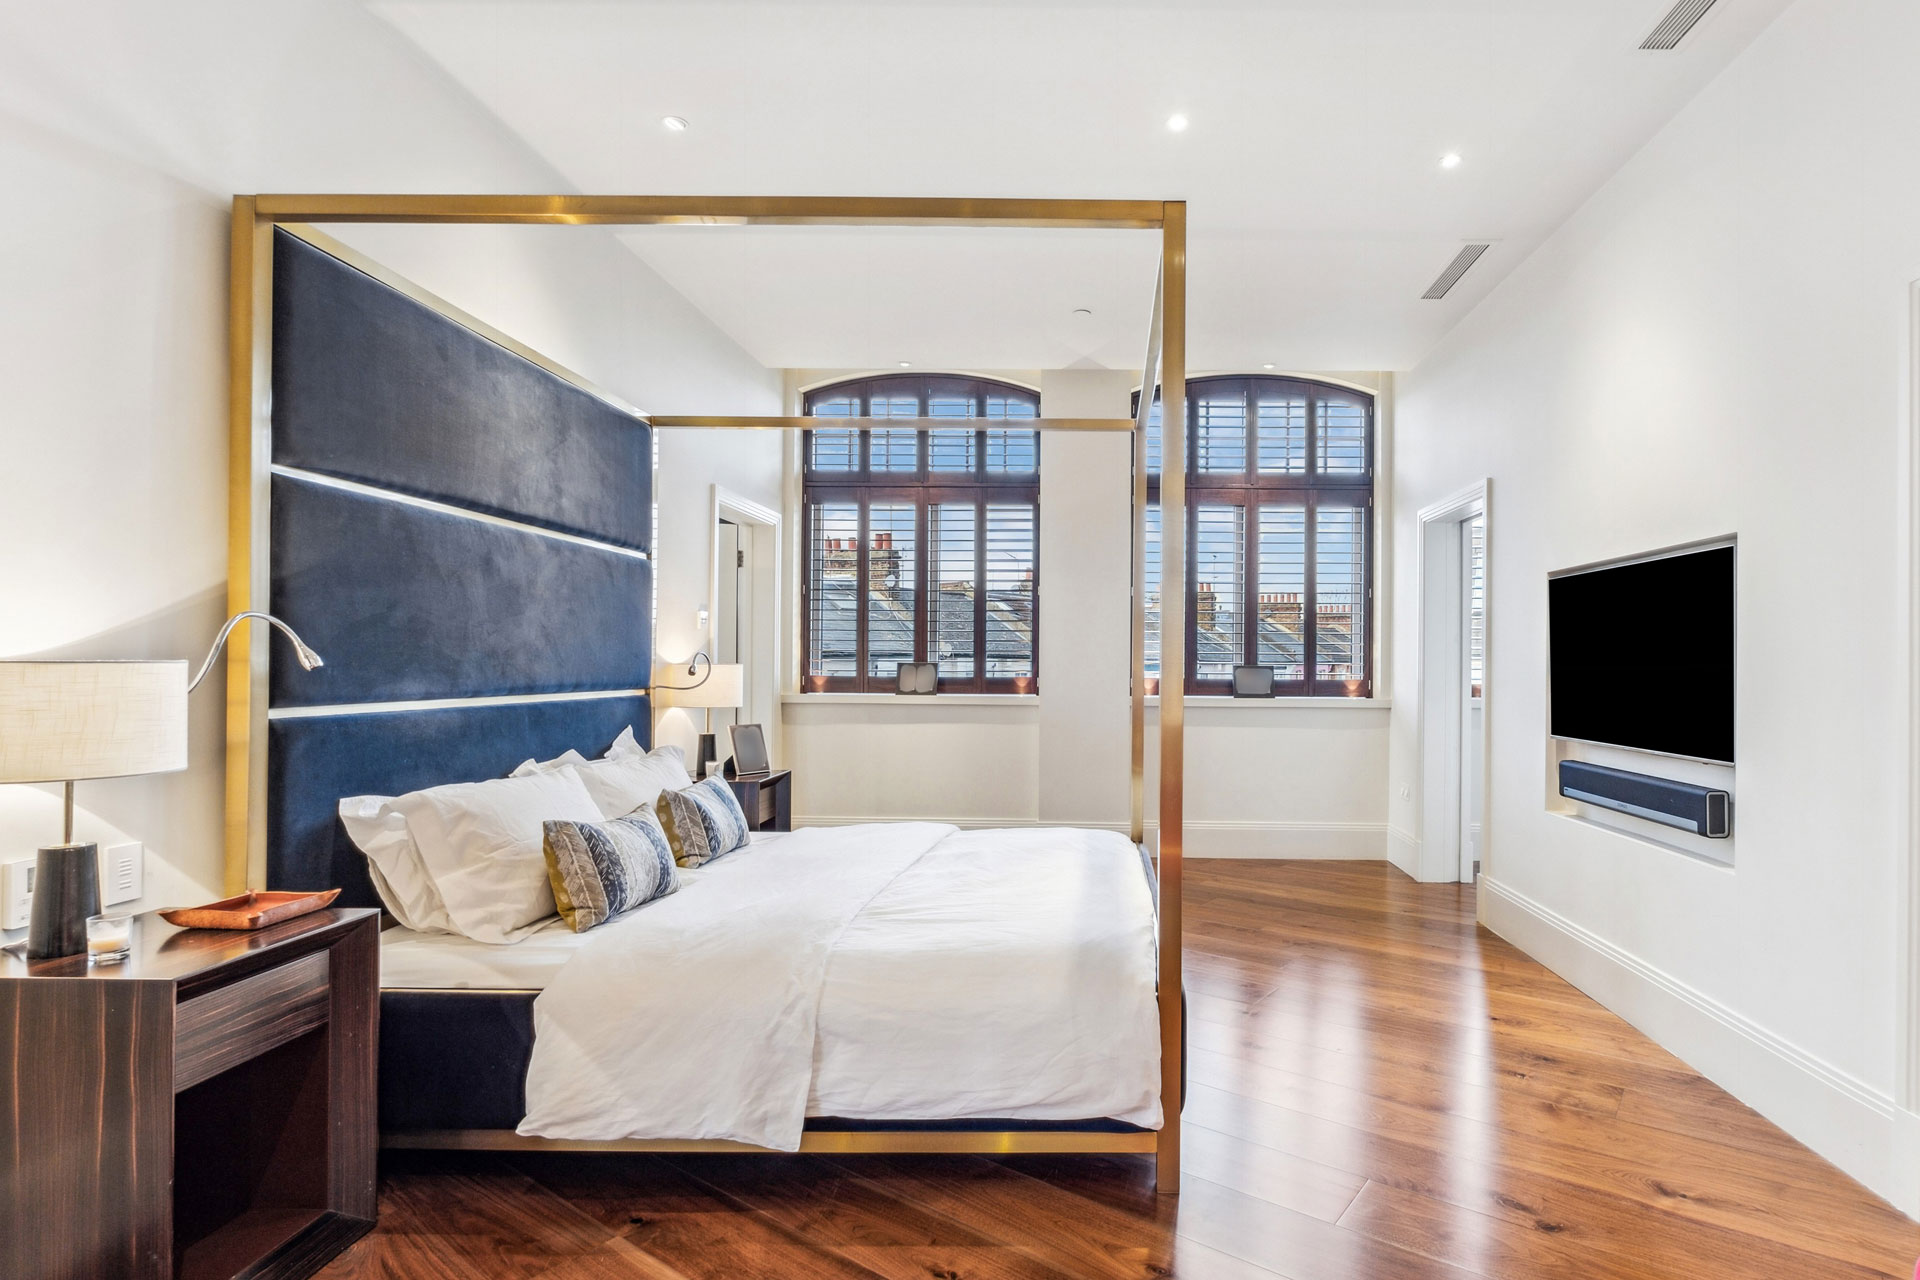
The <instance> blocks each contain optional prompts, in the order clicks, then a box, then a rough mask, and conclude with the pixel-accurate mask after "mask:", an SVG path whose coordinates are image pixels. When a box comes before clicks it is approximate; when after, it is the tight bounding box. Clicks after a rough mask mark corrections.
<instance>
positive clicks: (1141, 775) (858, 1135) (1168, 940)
mask: <svg viewBox="0 0 1920 1280" xmlns="http://www.w3.org/2000/svg"><path fill="white" fill-rule="evenodd" d="M343 222H347V223H351V222H376V223H426V224H473V223H488V224H496V225H500V224H505V225H531V226H541V225H582V226H633V225H644V224H657V223H709V224H712V223H721V224H734V223H758V224H763V225H765V224H773V225H787V226H919V227H1036V228H1049V227H1059V228H1089V227H1095V228H1098V227H1105V228H1123V229H1136V230H1139V229H1146V230H1151V229H1154V228H1158V229H1159V231H1160V242H1161V253H1160V271H1159V278H1158V282H1157V285H1156V289H1155V294H1154V303H1153V320H1152V323H1151V325H1150V327H1149V332H1148V337H1147V355H1146V360H1145V363H1144V366H1143V372H1142V379H1141V387H1142V393H1141V396H1140V403H1139V407H1138V411H1137V413H1136V414H1135V416H1134V417H1133V418H1044V417H1043V418H1039V419H1037V420H1034V421H1033V422H1032V423H1031V425H1033V426H1034V427H1036V428H1038V429H1039V430H1042V431H1130V432H1132V433H1133V564H1132V568H1133V614H1132V627H1131V630H1132V635H1131V659H1132V667H1133V680H1132V685H1133V699H1132V735H1131V745H1132V795H1131V809H1132V814H1131V824H1130V829H1131V832H1132V838H1133V839H1134V841H1135V842H1136V843H1139V842H1142V841H1144V839H1145V832H1146V666H1145V663H1146V594H1145V586H1146V576H1145V575H1146V561H1145V557H1144V555H1143V552H1144V549H1145V545H1146V510H1147V466H1146V461H1147V459H1146V451H1147V435H1146V430H1147V415H1148V413H1149V411H1150V409H1151V407H1152V404H1153V395H1152V389H1153V386H1154V383H1155V378H1154V369H1155V366H1156V365H1158V366H1159V368H1160V377H1159V380H1158V381H1159V385H1160V388H1161V399H1162V401H1163V403H1164V404H1166V405H1167V406H1170V408H1169V410H1168V412H1167V413H1166V415H1165V420H1166V421H1169V422H1175V423H1180V422H1184V421H1185V415H1184V413H1183V412H1182V411H1181V409H1180V408H1179V407H1178V406H1183V405H1184V404H1185V402H1186V379H1187V206H1186V202H1185V201H1181V200H1166V201H1161V200H965V199H911V198H892V197H878V198H873V197H866V198H837V197H813V196H798V197H759V196H711V197H696V196H685V197H683V196H460V195H445V196H436V195H252V196H236V197H234V201H233V240H232V279H231V286H230V287H231V308H232V310H231V317H230V331H229V343H230V347H229V354H230V357H231V375H230V377H231V382H230V391H229V412H230V419H231V423H230V426H231V435H230V450H229V491H228V516H227V523H228V545H229V553H228V577H227V596H228V611H229V612H230V613H237V612H241V611H244V610H250V609H264V608H266V607H267V606H268V572H269V569H268V557H267V551H268V546H269V541H268V539H269V527H270V526H269V523H268V493H269V477H270V464H271V461H272V422H271V418H270V411H271V405H270V399H271V388H272V359H273V350H272V332H271V327H272V317H273V238H272V237H273V230H274V228H275V227H277V226H285V227H286V228H287V229H288V230H289V231H293V232H295V233H296V234H302V235H304V236H306V238H309V239H317V238H318V237H317V233H313V232H311V231H310V229H309V228H307V227H306V226H305V224H309V223H323V224H324V223H343ZM356 257H357V255H356ZM383 278H384V275H383ZM414 296H416V297H420V296H421V295H420V294H419V293H418V292H417V291H416V292H415V294H414ZM423 300H425V301H429V302H430V303H431V304H433V305H437V306H438V307H439V308H440V309H442V310H444V311H450V310H451V309H450V308H447V307H446V306H445V305H444V304H441V303H439V302H438V300H437V299H430V298H425V299H423ZM456 318H457V319H460V320H461V321H462V322H463V323H467V324H469V325H470V326H471V327H477V328H482V329H483V330H484V331H486V332H488V333H489V334H490V336H492V331H491V330H485V327H484V326H479V325H474V323H473V321H472V319H471V317H465V316H456ZM510 345H512V346H513V348H514V349H515V350H519V351H521V352H522V353H523V354H532V353H529V352H527V351H526V350H525V348H522V347H520V346H519V344H517V343H514V344H510ZM541 363H543V364H547V365H548V367H549V368H554V366H552V365H551V364H550V363H549V362H546V361H541ZM554 371H555V372H559V373H562V374H563V375H564V374H565V371H564V370H559V369H557V368H554ZM576 380H577V379H576ZM637 416H639V417H641V418H644V419H645V420H647V422H648V423H649V424H650V425H651V426H654V427H668V428H687V427H698V428H721V429H724V428H750V429H773V430H783V431H795V430H803V429H806V428H808V427H818V426H822V425H830V426H832V427H834V428H850V429H853V430H865V429H867V428H868V426H869V425H870V424H869V423H868V422H867V421H865V420H862V419H857V418H854V419H834V418H825V419H823V418H797V417H779V416H770V417H713V416H694V415H670V414H646V413H640V414H638V415H637ZM884 425H885V426H886V427H888V428H897V427H903V426H904V427H911V428H921V427H933V426H950V425H951V419H937V420H915V419H902V418H890V419H887V420H886V422H885V424H884ZM1163 448H1164V465H1163V468H1162V478H1161V486H1160V501H1161V504H1162V512H1163V515H1162V518H1161V539H1162V554H1161V587H1160V591H1161V599H1162V600H1163V601H1165V600H1171V601H1174V602H1176V605H1175V607H1172V608H1162V610H1161V612H1160V669H1161V671H1162V673H1163V679H1162V680H1161V681H1160V734H1159V739H1160V742H1159V747H1160V779H1159V781H1160V797H1159V799H1160V811H1159V836H1160V848H1159V858H1158V863H1159V879H1160V973H1159V1002H1160V1098H1161V1104H1162V1107H1163V1110H1164V1113H1165V1121H1164V1124H1163V1127H1162V1128H1161V1129H1159V1130H1158V1131H1151V1132H1132V1133H1101V1132H1087V1131H1079V1130H1006V1131H950V1130H939V1129H926V1130H844V1131H841V1130H808V1131H807V1133H806V1134H805V1136H804V1138H803V1139H802V1141H801V1147H800V1149H801V1150H802V1151H811V1152H842V1153H854V1152H949V1153H973V1154H982V1153H988V1154H1017V1153H1040V1152H1058V1153H1075V1154H1079V1153H1095V1152H1130V1153H1144V1152H1152V1153H1153V1154H1154V1156H1155V1158H1156V1159H1155V1173H1156V1181H1157V1183H1158V1186H1159V1188H1160V1190H1161V1191H1162V1192H1163V1193H1166V1194H1174V1193H1176V1192H1177V1191H1178V1189H1179V1186H1180V1101H1181V1096H1182V1092H1183V1080H1182V1069H1183V1066H1184V1063H1183V1062H1182V1040H1183V1036H1182V1026H1181V1018H1182V1009H1181V999H1180V997H1181V988H1180V929H1181V921H1180V884H1181V875H1180V863H1181V849H1182V846H1183V835H1184V830H1183V817H1184V811H1183V808H1182V785H1183V781H1184V774H1185V770H1184V767H1183V760H1182V750H1183V740H1184V735H1185V727H1186V716H1185V702H1184V684H1185V682H1184V681H1183V680H1182V679H1181V678H1180V673H1181V672H1183V671H1184V670H1185V669H1186V653H1185V647H1186V631H1185V628H1184V626H1183V625H1182V624H1183V622H1184V620H1185V609H1184V607H1182V606H1181V603H1180V602H1184V601H1185V599H1186V582H1185V577H1186V546H1185V543H1186V457H1185V454H1186V433H1185V432H1184V431H1181V430H1173V431H1167V432H1165V433H1164V445H1163ZM1166 672H1172V673H1174V674H1173V676H1172V678H1164V673H1166ZM266 721H267V637H266V636H265V635H262V636H261V637H260V638H259V640H258V641H257V642H256V641H255V639H254V637H253V634H252V633H251V632H249V631H248V630H246V629H245V628H242V629H241V630H239V631H236V632H235V633H234V635H233V638H232V641H231V642H230V643H229V645H228V647H227V804H226V881H227V886H228V891H229V892H233V893H238V892H241V891H243V890H245V889H247V888H261V887H264V885H263V881H264V879H265V869H266V780H267V733H266ZM385 1142H386V1145H388V1146H394V1147H401V1146H405V1147H436V1148H443V1149H466V1150H536V1149H537V1150H568V1151H656V1152H681V1151H760V1150H763V1148H759V1147H752V1146H746V1145H743V1144H738V1143H729V1142H682V1141H670V1140H650V1141H622V1142H571V1141H559V1140H554V1139H542V1138H522V1137H519V1136H518V1135H516V1134H514V1133H512V1132H495V1131H492V1130H485V1131H475V1130H450V1131H440V1132H426V1133H418V1134H406V1135H394V1136H392V1137H390V1138H387V1139H385Z"/></svg>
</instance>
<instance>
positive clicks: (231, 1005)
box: [0, 909, 380, 1280]
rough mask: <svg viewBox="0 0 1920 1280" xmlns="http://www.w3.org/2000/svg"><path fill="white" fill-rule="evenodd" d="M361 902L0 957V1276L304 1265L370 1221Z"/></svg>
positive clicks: (373, 945)
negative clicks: (75, 949) (270, 919)
mask: <svg viewBox="0 0 1920 1280" xmlns="http://www.w3.org/2000/svg"><path fill="white" fill-rule="evenodd" d="M379 915H380V913H379V912H377V911H372V910H364V909H356V910H329V911H316V912H314V913H313V914H311V915H306V916H301V917H299V918H297V919H294V920H288V921H285V922H284V923H281V924H277V925H270V926H268V927H267V928H265V929H261V930H258V931H256V932H240V931H228V930H218V931H215V930H197V929H176V928H174V927H173V926H172V925H170V924H168V923H166V921H164V920H162V919H160V917H159V916H157V915H145V916H140V917H138V918H137V919H136V920H135V921H134V926H133V954H132V955H131V956H129V957H128V958H127V959H126V960H125V961H123V962H122V963H120V964H109V965H93V966H91V967H90V966H89V965H88V963H87V957H86V956H85V955H77V956H66V957H63V958H61V959H58V960H33V961H29V960H26V959H23V958H21V957H19V956H16V955H12V954H0V1098H5V1099H8V1100H9V1101H10V1104H11V1105H9V1106H8V1107H7V1108H5V1111H6V1114H5V1115H0V1276H6V1277H7V1278H8V1280H96V1278H103V1277H116V1278H118V1277H135V1278H138V1280H207V1278H211V1277H219V1278H220V1280H228V1278H229V1277H233V1276H236V1275H241V1274H245V1275H246V1276H248V1277H249V1278H253V1277H259V1278H260V1280H265V1278H267V1277H275V1278H284V1277H297V1276H306V1275H310V1274H312V1273H313V1272H314V1271H317V1270H318V1269H319V1268H320V1267H321V1266H322V1265H323V1264H324V1263H325V1262H326V1261H327V1260H328V1259H329V1258H332V1257H333V1256H334V1255H335V1254H337V1253H338V1252H339V1251H340V1250H341V1249H343V1248H345V1247H346V1246H347V1245H348V1244H349V1243H351V1242H352V1241H353V1240H355V1239H356V1238H358V1237H359V1236H360V1235H362V1234H364V1233H365V1232H366V1231H367V1230H368V1229H369V1228H370V1227H372V1226H373V1222H374V1180H375V1167H374V1161H375V1148H376V1145H377V1142H378V1134H377V1131H376V1120H375V1115H374V1106H375V1102H374V1099H375V1079H374V1071H375V1063H376V1061H377V1058H376V1050H377V1048H378V1045H377V1035H378V1018H379V982H380V974H379V966H380V953H379V945H380V944H379V939H380V920H379Z"/></svg>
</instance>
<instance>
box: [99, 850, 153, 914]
mask: <svg viewBox="0 0 1920 1280" xmlns="http://www.w3.org/2000/svg"><path fill="white" fill-rule="evenodd" d="M100 861H101V866H100V905H101V906H104V907H110V906H112V905H113V904H114V903H116V902H132V901H133V900H134V899H135V898H137V897H139V896H140V895H141V894H142V893H145V892H146V880H147V876H146V870H147V867H146V862H147V859H146V850H145V847H144V846H142V845H138V844H116V845H109V846H108V847H107V853H106V856H105V857H104V858H102V859H101V860H100Z"/></svg>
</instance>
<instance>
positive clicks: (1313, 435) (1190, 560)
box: [1134, 376, 1377, 698]
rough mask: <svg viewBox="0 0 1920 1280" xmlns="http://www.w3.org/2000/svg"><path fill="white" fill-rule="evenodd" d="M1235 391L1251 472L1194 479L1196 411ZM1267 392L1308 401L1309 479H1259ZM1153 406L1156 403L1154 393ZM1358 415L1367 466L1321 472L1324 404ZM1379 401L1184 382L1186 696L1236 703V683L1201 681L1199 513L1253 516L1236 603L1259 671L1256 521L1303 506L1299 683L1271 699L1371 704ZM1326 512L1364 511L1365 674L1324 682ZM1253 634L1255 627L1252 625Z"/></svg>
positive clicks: (1249, 380)
mask: <svg viewBox="0 0 1920 1280" xmlns="http://www.w3.org/2000/svg"><path fill="white" fill-rule="evenodd" d="M1234 391H1238V392H1239V393H1240V394H1241V396H1242V397H1243V403H1244V404H1245V406H1246V412H1245V415H1244V419H1243V421H1244V422H1245V431H1246V439H1245V444H1244V448H1245V453H1246V466H1245V468H1244V469H1243V470H1240V471H1233V472H1221V471H1199V470H1196V463H1197V456H1198V450H1197V448H1196V445H1197V444H1198V439H1197V437H1198V424H1199V416H1200V415H1199V405H1200V404H1201V402H1202V401H1204V400H1215V401H1217V400H1219V399H1221V398H1222V393H1231V392H1234ZM1261 392H1266V393H1269V394H1273V395H1276V396H1277V395H1303V396H1305V398H1306V400H1307V417H1306V436H1305V440H1304V444H1303V447H1304V450H1305V469H1304V470H1303V471H1300V472H1262V471H1261V470H1260V469H1259V467H1260V461H1259V457H1260V448H1259V429H1258V416H1257V411H1256V409H1255V405H1256V404H1257V403H1258V396H1259V394H1260V393H1261ZM1154 394H1155V399H1156V400H1157V399H1158V398H1159V392H1158V390H1156V391H1155V393H1154ZM1336 400H1337V401H1339V402H1343V403H1349V404H1354V403H1357V404H1358V405H1360V406H1361V407H1362V409H1363V411H1364V418H1365V421H1364V430H1363V445H1362V447H1363V450H1364V465H1363V466H1362V467H1361V468H1360V469H1359V470H1358V471H1322V470H1321V465H1320V464H1321V452H1322V443H1321V429H1322V404H1323V403H1324V402H1327V401H1336ZM1139 403H1140V399H1139V393H1138V392H1135V393H1134V407H1135V411H1136V412H1137V411H1138V407H1139ZM1374 424H1375V401H1374V397H1373V396H1372V395H1371V394H1370V393H1368V392H1365V391H1361V390H1359V389H1357V388H1354V387H1346V386H1340V385H1338V384H1335V383H1325V382H1316V381H1313V380H1311V379H1305V378H1280V377H1260V376H1228V377H1213V378H1190V379H1188V381H1187V439H1186V444H1187V449H1186V455H1187V504H1186V507H1187V511H1186V516H1187V537H1186V550H1187V557H1186V558H1187V572H1186V584H1187V588H1186V590H1187V599H1186V618H1187V642H1186V651H1187V652H1186V673H1185V675H1186V691H1187V694H1188V695H1189V696H1195V697H1208V696H1230V695H1231V694H1232V692H1233V681H1232V678H1231V676H1230V675H1228V676H1223V677H1220V678H1210V679H1201V678H1200V676H1199V674H1198V664H1199V643H1198V640H1199V637H1198V622H1199V573H1198V568H1199V560H1198V557H1199V545H1198V542H1199V540H1198V538H1197V536H1196V535H1197V532H1198V527H1199V517H1200V508H1201V507H1202V506H1203V505H1205V506H1212V505H1230V506H1239V507H1241V508H1242V509H1243V510H1245V511H1247V512H1248V513H1249V514H1248V515H1246V516H1245V517H1243V519H1242V525H1243V526H1244V527H1243V529H1242V531H1241V533H1242V539H1243V542H1242V547H1241V557H1242V559H1241V577H1242V583H1241V587H1242V591H1241V595H1242V599H1241V600H1240V601H1239V604H1240V608H1241V614H1240V616H1241V619H1242V628H1241V629H1242V635H1241V655H1240V661H1241V662H1243V663H1246V664H1249V665H1251V664H1254V663H1257V662H1258V661H1259V658H1258V656H1257V654H1258V646H1259V627H1258V625H1257V624H1255V623H1256V620H1257V619H1258V617H1259V616H1260V601H1259V594H1260V571H1259V565H1260V560H1259V556H1260V530H1259V523H1260V522H1259V518H1258V515H1257V512H1258V509H1259V507H1260V506H1261V505H1263V504H1265V505H1279V504H1283V503H1284V504H1287V505H1299V506H1302V507H1304V509H1305V511H1306V525H1305V532H1304V543H1303V548H1304V560H1305V564H1304V576H1305V591H1304V593H1303V595H1304V599H1303V601H1302V608H1301V616H1302V621H1303V624H1304V625H1303V628H1302V631H1303V637H1302V642H1303V648H1304V653H1303V658H1302V669H1303V673H1304V677H1305V678H1303V679H1299V680H1280V679H1276V680H1275V682H1274V692H1275V694H1276V695H1278V696H1281V697H1295V698H1328V697H1334V698H1370V697H1372V696H1373V652H1374V643H1373V636H1374V631H1373V615H1374V608H1373V579H1374V563H1373V562H1374V543H1373V537H1374V527H1373V478H1374V456H1375V436H1376V434H1377V433H1376V431H1375V425H1374ZM1147 501H1148V503H1149V504H1150V505H1152V506H1156V507H1157V506H1158V505H1159V502H1160V474H1159V471H1158V470H1157V469H1155V470H1153V471H1150V472H1149V473H1148V476H1147ZM1323 508H1335V509H1344V510H1358V511H1360V512H1361V517H1360V539H1361V563H1362V575H1361V576H1362V599H1361V601H1360V602H1359V606H1360V607H1359V610H1358V616H1359V619H1360V626H1361V641H1362V643H1361V650H1362V653H1361V674H1360V677H1359V678H1358V679H1334V678H1322V677H1320V676H1318V675H1317V668H1318V658H1319V653H1318V650H1319V641H1320V635H1319V631H1320V628H1319V625H1318V619H1319V616H1320V600H1319V582H1318V574H1317V571H1316V570H1317V565H1316V561H1317V559H1318V557H1317V555H1316V554H1315V552H1316V547H1317V539H1318V531H1319V520H1320V511H1321V510H1322V509H1323ZM1249 624H1255V625H1249ZM1147 687H1148V690H1149V692H1158V691H1159V681H1158V679H1157V678H1155V677H1149V678H1148V685H1147Z"/></svg>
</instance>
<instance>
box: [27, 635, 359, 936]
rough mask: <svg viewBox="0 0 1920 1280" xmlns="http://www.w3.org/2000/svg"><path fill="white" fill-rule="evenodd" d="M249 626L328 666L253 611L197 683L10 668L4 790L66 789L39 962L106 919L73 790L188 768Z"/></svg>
mask: <svg viewBox="0 0 1920 1280" xmlns="http://www.w3.org/2000/svg"><path fill="white" fill-rule="evenodd" d="M246 618H258V619H260V620H261V621H263V622H269V623H272V624H273V625H274V626H275V627H278V628H279V629H280V630H281V631H282V632H284V633H285V634H286V636H287V638H288V639H289V640H291V641H292V642H293V646H294V654H295V656H296V657H298V659H299V661H300V665H301V666H302V667H303V668H305V669H306V670H308V671H311V670H313V669H314V668H315V667H318V666H321V665H324V664H322V663H321V661H320V655H319V654H317V653H315V652H314V651H313V650H311V649H309V648H308V647H307V646H306V644H305V642H304V641H302V640H301V639H300V637H299V636H297V635H295V634H294V633H293V630H292V628H290V627H288V626H287V624H286V623H284V622H282V621H280V620H279V619H278V618H275V617H272V616H270V615H268V614H264V613H251V612H250V613H242V614H236V615H235V616H234V617H232V618H230V619H228V620H227V625H226V626H224V627H222V628H221V629H220V635H219V637H218V638H216V639H215V640H214V642H213V651H212V652H211V653H209V654H208V655H207V660H206V661H205V662H204V663H202V664H201V666H200V671H199V674H198V675H196V676H194V678H193V681H192V682H191V683H189V682H188V680H187V664H186V663H185V662H184V661H175V662H139V661H134V662H118V661H111V660H107V661H68V662H36V661H30V660H29V661H7V662H0V782H61V783H65V784H66V811H65V812H66V818H65V823H64V826H63V834H62V836H61V843H59V844H57V845H49V846H47V847H46V848H43V849H41V850H40V851H39V854H38V856H37V857H36V858H35V860H34V867H33V915H32V917H31V919H30V920H29V922H28V927H27V955H28V957H29V958H31V959H35V960H40V959H46V958H49V957H53V956H70V955H74V954H77V953H78V952H81V951H85V950H86V949H87V917H88V916H91V915H98V914H99V913H100V863H99V849H98V847H97V846H96V845H94V844H92V843H91V842H88V843H84V844H75V843H74V841H73V784H74V783H75V782H76V781H78V780H82V779H89V778H122V777H126V776H128V775H130V774H137V773H172V772H174V771H176V770H180V769H184V768H186V767H187V695H188V694H189V693H191V692H192V691H193V690H194V689H196V688H198V687H199V685H200V682H201V681H202V680H204V679H206V677H207V672H208V671H209V670H210V669H211V668H212V666H213V660H214V658H215V657H216V656H217V655H218V654H219V652H220V649H221V646H223V645H225V644H226V642H227V636H228V635H230V634H231V633H232V631H233V629H234V627H235V626H237V625H238V624H239V623H240V622H241V621H242V620H243V619H246Z"/></svg>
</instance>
